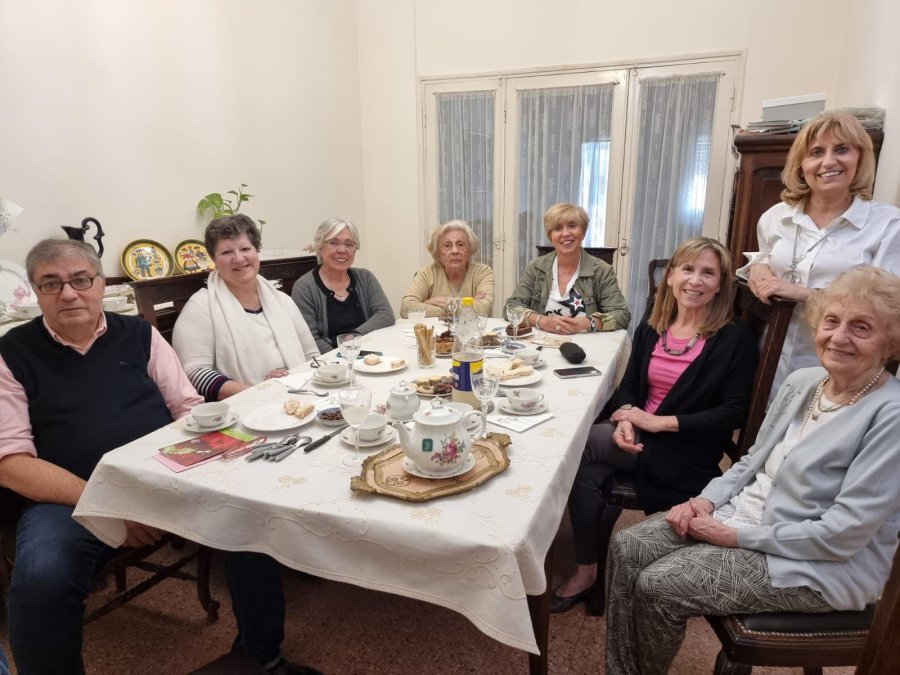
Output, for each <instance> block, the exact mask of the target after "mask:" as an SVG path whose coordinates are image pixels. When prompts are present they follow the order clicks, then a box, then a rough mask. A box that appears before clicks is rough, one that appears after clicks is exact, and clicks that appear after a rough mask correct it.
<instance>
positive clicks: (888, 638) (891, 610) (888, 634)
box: [856, 367, 900, 675]
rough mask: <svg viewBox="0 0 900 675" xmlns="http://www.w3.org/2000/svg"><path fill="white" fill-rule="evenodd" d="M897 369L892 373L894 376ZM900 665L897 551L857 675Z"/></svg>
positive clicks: (899, 555) (899, 556)
mask: <svg viewBox="0 0 900 675" xmlns="http://www.w3.org/2000/svg"><path fill="white" fill-rule="evenodd" d="M896 372H897V370H896V367H895V368H894V374H896ZM897 664H900V548H897V551H896V553H894V564H893V565H892V566H891V576H889V577H888V580H887V583H886V584H885V585H884V591H882V593H881V599H880V600H879V601H878V606H877V607H876V609H875V617H874V618H873V619H872V624H871V625H870V627H869V632H868V635H867V636H866V643H865V645H864V647H863V653H862V656H861V657H860V659H859V667H858V668H857V669H856V673H857V675H879V674H880V673H890V672H896V670H897Z"/></svg>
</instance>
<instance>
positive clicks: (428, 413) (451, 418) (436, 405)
mask: <svg viewBox="0 0 900 675" xmlns="http://www.w3.org/2000/svg"><path fill="white" fill-rule="evenodd" d="M413 419H414V420H415V421H416V422H421V423H422V424H453V423H454V422H458V421H459V420H460V419H462V413H461V412H459V411H458V410H456V409H455V408H452V407H451V406H449V405H444V401H443V399H442V398H441V397H440V396H435V397H434V399H433V400H432V401H431V405H430V406H425V407H424V408H422V410H420V411H419V412H417V413H416V414H415V415H414V416H413Z"/></svg>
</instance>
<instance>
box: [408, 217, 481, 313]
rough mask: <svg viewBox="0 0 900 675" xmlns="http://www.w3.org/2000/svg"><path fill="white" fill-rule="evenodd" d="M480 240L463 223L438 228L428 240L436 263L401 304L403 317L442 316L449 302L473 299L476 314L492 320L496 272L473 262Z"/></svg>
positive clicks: (422, 273)
mask: <svg viewBox="0 0 900 675" xmlns="http://www.w3.org/2000/svg"><path fill="white" fill-rule="evenodd" d="M477 251H478V236H477V235H476V234H475V232H473V231H472V228H471V227H469V225H468V223H466V222H465V221H463V220H451V221H450V222H447V223H444V224H443V225H438V226H437V227H436V228H434V231H433V232H432V233H431V237H429V239H428V252H429V253H430V254H431V257H432V258H434V263H432V264H431V265H427V266H425V267H423V268H422V269H420V270H419V271H418V272H416V275H415V276H414V277H413V280H412V284H410V286H409V289H408V290H407V291H406V295H404V296H403V300H402V301H401V303H400V316H402V317H403V318H404V319H405V318H406V317H407V316H408V315H409V312H425V316H440V315H441V312H442V311H443V309H444V307H446V306H447V299H448V298H460V297H466V296H469V297H472V298H474V300H475V313H476V314H482V315H487V316H489V315H490V314H491V312H492V311H493V310H494V271H493V270H492V269H491V268H490V267H489V266H488V265H483V264H482V263H475V262H472V256H473V255H474V254H475V253H476V252H477Z"/></svg>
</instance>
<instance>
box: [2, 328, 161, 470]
mask: <svg viewBox="0 0 900 675" xmlns="http://www.w3.org/2000/svg"><path fill="white" fill-rule="evenodd" d="M106 321H107V331H106V332H105V333H104V334H103V335H101V336H100V337H99V338H98V339H97V341H96V342H95V343H94V344H93V345H92V346H91V348H90V349H89V350H88V352H87V354H83V355H82V354H79V353H78V352H76V351H75V350H73V349H72V348H70V347H64V346H63V345H61V344H59V343H58V342H56V340H54V339H53V338H52V337H51V335H50V333H49V332H48V331H47V329H46V328H45V327H44V323H43V319H42V318H41V317H38V318H36V319H34V320H32V321H30V322H29V323H27V324H25V325H24V326H20V327H18V328H14V329H13V330H11V331H9V332H8V333H7V334H6V335H4V336H3V337H2V338H0V355H2V356H3V359H4V361H6V365H7V366H8V367H9V369H10V371H11V372H12V374H13V377H15V378H16V380H18V381H19V382H20V383H21V385H22V387H23V388H24V389H25V394H26V396H27V397H28V414H29V416H30V419H31V429H32V434H33V435H34V445H35V447H36V448H37V455H38V457H39V458H40V459H43V460H46V461H48V462H50V463H52V464H56V465H57V466H60V467H62V468H63V469H66V470H68V471H70V472H72V473H74V474H75V475H76V476H80V477H81V478H84V479H85V480H86V479H87V478H89V477H90V475H91V472H92V471H93V470H94V467H95V466H96V465H97V462H99V461H100V458H101V457H102V456H103V454H104V453H106V452H108V451H109V450H112V449H114V448H117V447H119V446H121V445H125V444H126V443H129V442H131V441H133V440H134V439H136V438H140V437H141V436H143V435H145V434H148V433H150V432H151V431H154V430H155V429H158V428H159V427H161V426H164V425H166V424H168V423H169V422H171V421H172V417H171V415H170V414H169V410H168V408H166V403H165V401H164V400H163V397H162V394H160V392H159V388H158V387H157V386H156V383H155V382H154V381H153V380H152V379H151V378H150V376H149V375H148V374H147V363H148V362H149V360H150V324H148V323H147V322H146V321H144V320H142V319H138V318H136V317H130V316H121V315H118V314H110V313H107V314H106Z"/></svg>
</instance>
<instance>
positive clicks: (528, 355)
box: [516, 347, 541, 366]
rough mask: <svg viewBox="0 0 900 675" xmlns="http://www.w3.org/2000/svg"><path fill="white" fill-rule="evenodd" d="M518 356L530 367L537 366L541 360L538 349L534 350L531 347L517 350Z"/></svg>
mask: <svg viewBox="0 0 900 675" xmlns="http://www.w3.org/2000/svg"><path fill="white" fill-rule="evenodd" d="M516 356H517V357H519V358H520V359H522V361H524V362H525V364H526V365H528V366H533V365H535V364H537V362H538V361H540V359H541V353H540V352H539V351H538V350H537V349H532V348H531V347H524V348H522V349H517V350H516Z"/></svg>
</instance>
